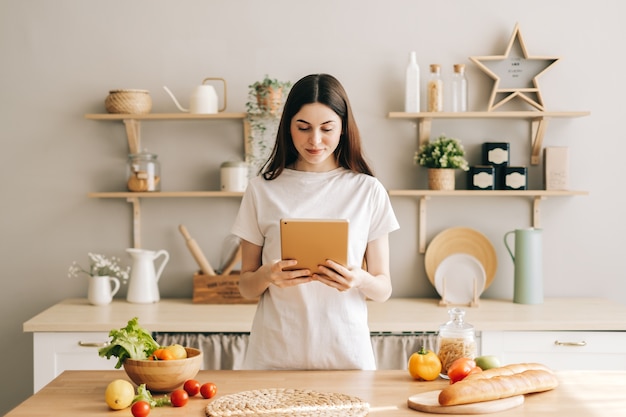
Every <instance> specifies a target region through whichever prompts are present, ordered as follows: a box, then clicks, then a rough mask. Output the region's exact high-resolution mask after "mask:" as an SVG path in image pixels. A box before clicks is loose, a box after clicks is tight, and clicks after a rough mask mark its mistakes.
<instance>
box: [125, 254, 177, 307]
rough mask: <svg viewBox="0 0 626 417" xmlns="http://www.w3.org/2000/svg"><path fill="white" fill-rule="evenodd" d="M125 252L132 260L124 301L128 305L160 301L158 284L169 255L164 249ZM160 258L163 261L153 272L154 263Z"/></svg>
mask: <svg viewBox="0 0 626 417" xmlns="http://www.w3.org/2000/svg"><path fill="white" fill-rule="evenodd" d="M126 252H128V253H129V254H130V256H131V257H132V258H133V264H132V266H131V269H130V282H129V283H128V293H127V294H126V300H127V301H128V302H130V303H141V304H148V303H156V302H158V301H159V300H160V299H161V297H160V295H159V286H158V282H159V278H161V273H162V272H163V268H165V265H166V264H167V261H169V259H170V254H169V253H168V252H167V251H166V250H165V249H162V250H159V251H151V250H144V249H134V248H129V249H126ZM161 256H163V260H162V261H161V264H160V265H159V268H158V270H156V272H155V268H154V261H155V260H156V259H157V258H159V257H161Z"/></svg>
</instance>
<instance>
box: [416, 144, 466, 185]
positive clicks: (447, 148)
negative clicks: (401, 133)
mask: <svg viewBox="0 0 626 417" xmlns="http://www.w3.org/2000/svg"><path fill="white" fill-rule="evenodd" d="M414 160H415V163H416V164H419V165H421V166H423V167H426V168H428V188H429V189H431V190H454V170H455V169H462V170H463V171H467V170H468V169H469V166H468V164H467V160H466V159H465V150H464V149H463V145H461V142H459V140H458V139H455V138H450V137H447V136H445V135H440V136H439V137H438V138H437V139H435V140H433V141H429V142H427V143H424V144H423V145H421V146H420V148H419V150H418V151H417V152H416V153H415V157H414Z"/></svg>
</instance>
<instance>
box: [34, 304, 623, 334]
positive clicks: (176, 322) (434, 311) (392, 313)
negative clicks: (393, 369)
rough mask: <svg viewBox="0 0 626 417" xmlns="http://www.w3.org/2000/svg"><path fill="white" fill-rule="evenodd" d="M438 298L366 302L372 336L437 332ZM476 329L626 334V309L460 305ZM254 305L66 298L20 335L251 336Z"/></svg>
mask: <svg viewBox="0 0 626 417" xmlns="http://www.w3.org/2000/svg"><path fill="white" fill-rule="evenodd" d="M438 301H439V300H437V299H415V298H392V299H390V300H388V301H387V302H385V303H376V302H369V303H368V306H369V324H370V330H371V331H372V332H413V331H437V330H438V329H439V326H440V325H441V324H442V323H443V322H445V321H447V320H448V314H447V310H448V308H447V307H445V306H440V305H439V304H438ZM464 308H465V310H466V311H467V314H466V320H467V321H468V322H470V323H472V324H473V325H474V326H475V328H476V329H477V330H481V331H482V330H484V331H486V330H507V331H549V330H573V331H577V330H594V331H626V305H624V304H620V303H617V302H614V301H609V300H605V299H600V298H548V299H546V300H545V301H544V303H543V304H539V305H526V304H515V303H513V302H512V301H510V300H492V299H485V300H480V301H479V306H477V307H464ZM255 309H256V305H254V304H193V303H192V301H191V299H163V300H161V301H160V302H158V303H154V304H132V303H128V302H127V301H126V300H119V299H118V300H114V301H113V303H111V304H109V305H107V306H93V305H90V304H89V303H88V302H87V300H85V299H67V300H64V301H62V302H60V303H58V304H56V305H54V306H52V307H50V308H48V309H46V310H44V311H43V312H41V313H40V314H38V315H36V316H35V317H33V318H31V319H30V320H28V321H27V322H25V323H24V325H23V329H24V332H108V331H110V330H111V329H116V328H120V327H124V326H125V325H126V323H127V322H128V320H130V319H131V318H133V317H135V316H137V317H139V323H140V325H141V326H142V327H144V328H146V329H148V330H150V331H154V332H249V331H250V327H251V324H252V318H253V316H254V312H255Z"/></svg>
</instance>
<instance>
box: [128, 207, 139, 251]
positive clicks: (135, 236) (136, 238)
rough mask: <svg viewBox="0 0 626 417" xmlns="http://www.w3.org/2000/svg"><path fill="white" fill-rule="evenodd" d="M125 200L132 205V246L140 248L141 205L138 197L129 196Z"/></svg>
mask: <svg viewBox="0 0 626 417" xmlns="http://www.w3.org/2000/svg"><path fill="white" fill-rule="evenodd" d="M126 201H127V202H129V203H131V204H132V205H133V242H132V244H133V248H135V249H141V205H140V203H139V197H129V198H127V199H126Z"/></svg>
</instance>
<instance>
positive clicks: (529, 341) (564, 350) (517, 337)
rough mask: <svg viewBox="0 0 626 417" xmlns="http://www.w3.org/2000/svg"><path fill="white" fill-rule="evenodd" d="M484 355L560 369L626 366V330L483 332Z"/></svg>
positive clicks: (625, 368) (623, 367)
mask: <svg viewBox="0 0 626 417" xmlns="http://www.w3.org/2000/svg"><path fill="white" fill-rule="evenodd" d="M481 352H482V354H483V355H497V356H498V357H499V358H500V360H501V361H502V363H505V364H506V363H518V362H540V363H543V364H545V365H547V366H549V367H551V368H552V369H556V370H612V369H618V370H626V332H591V331H568V332H565V331H545V332H536V331H533V332H507V331H484V332H482V350H481Z"/></svg>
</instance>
